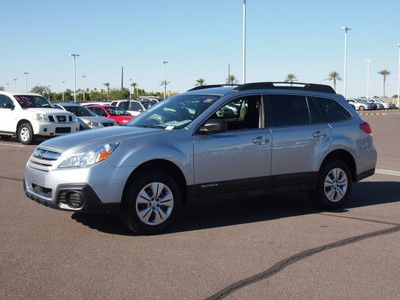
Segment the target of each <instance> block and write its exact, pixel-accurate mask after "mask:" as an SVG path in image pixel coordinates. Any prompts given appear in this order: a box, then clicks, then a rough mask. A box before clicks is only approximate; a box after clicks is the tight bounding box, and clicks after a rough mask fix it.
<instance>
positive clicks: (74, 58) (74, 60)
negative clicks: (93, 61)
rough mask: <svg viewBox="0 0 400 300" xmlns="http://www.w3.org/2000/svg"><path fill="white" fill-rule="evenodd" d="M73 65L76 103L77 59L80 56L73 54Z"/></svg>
mask: <svg viewBox="0 0 400 300" xmlns="http://www.w3.org/2000/svg"><path fill="white" fill-rule="evenodd" d="M70 55H71V56H72V61H73V62H72V63H73V72H74V102H76V58H77V57H78V56H79V54H75V53H71V54H70Z"/></svg>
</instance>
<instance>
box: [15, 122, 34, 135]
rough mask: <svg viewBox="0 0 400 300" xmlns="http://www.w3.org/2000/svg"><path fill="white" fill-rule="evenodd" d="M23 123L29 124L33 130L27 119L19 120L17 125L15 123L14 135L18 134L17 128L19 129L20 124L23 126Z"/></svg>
mask: <svg viewBox="0 0 400 300" xmlns="http://www.w3.org/2000/svg"><path fill="white" fill-rule="evenodd" d="M23 123H29V124H30V125H31V127H32V128H33V126H32V123H31V121H29V120H28V119H21V120H19V121H18V123H17V127H16V128H15V134H17V133H18V128H19V126H21V124H23Z"/></svg>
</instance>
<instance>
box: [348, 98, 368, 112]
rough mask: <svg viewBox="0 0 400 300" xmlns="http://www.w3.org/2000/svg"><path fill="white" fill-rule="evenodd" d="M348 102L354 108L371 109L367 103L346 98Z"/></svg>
mask: <svg viewBox="0 0 400 300" xmlns="http://www.w3.org/2000/svg"><path fill="white" fill-rule="evenodd" d="M348 102H349V104H350V105H351V106H352V107H353V108H354V109H355V110H361V111H363V110H366V109H371V106H370V105H369V104H367V103H362V102H360V101H358V100H355V99H351V100H348Z"/></svg>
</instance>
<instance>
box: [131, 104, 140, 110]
mask: <svg viewBox="0 0 400 300" xmlns="http://www.w3.org/2000/svg"><path fill="white" fill-rule="evenodd" d="M130 110H134V111H139V110H142V106H141V105H140V104H139V103H137V102H131V105H130Z"/></svg>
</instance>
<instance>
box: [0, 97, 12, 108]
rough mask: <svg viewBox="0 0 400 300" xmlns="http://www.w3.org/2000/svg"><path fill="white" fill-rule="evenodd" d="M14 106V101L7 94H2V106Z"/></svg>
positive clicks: (0, 99) (0, 102) (0, 103)
mask: <svg viewBox="0 0 400 300" xmlns="http://www.w3.org/2000/svg"><path fill="white" fill-rule="evenodd" d="M12 106H14V103H13V101H12V100H11V99H10V98H9V97H7V96H6V95H0V108H11V107H12Z"/></svg>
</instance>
